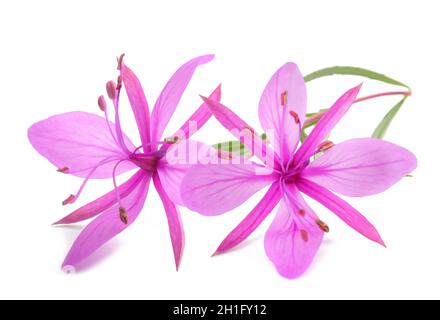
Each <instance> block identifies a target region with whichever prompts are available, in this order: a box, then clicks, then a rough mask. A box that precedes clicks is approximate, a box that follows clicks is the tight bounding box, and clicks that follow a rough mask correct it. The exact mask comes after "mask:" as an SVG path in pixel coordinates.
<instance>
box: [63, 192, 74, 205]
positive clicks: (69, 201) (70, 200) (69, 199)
mask: <svg viewBox="0 0 440 320" xmlns="http://www.w3.org/2000/svg"><path fill="white" fill-rule="evenodd" d="M74 199H75V196H74V195H73V194H71V195H70V196H68V197H67V198H66V200H64V201H63V206H65V205H66V204H69V203H72V202H73V200H74Z"/></svg>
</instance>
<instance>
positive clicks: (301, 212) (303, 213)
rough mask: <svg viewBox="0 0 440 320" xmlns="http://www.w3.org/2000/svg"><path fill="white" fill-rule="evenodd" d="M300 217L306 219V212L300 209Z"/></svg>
mask: <svg viewBox="0 0 440 320" xmlns="http://www.w3.org/2000/svg"><path fill="white" fill-rule="evenodd" d="M298 215H300V216H301V217H305V215H306V211H305V210H304V209H299V210H298Z"/></svg>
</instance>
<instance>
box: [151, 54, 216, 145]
mask: <svg viewBox="0 0 440 320" xmlns="http://www.w3.org/2000/svg"><path fill="white" fill-rule="evenodd" d="M212 59H214V55H206V56H201V57H197V58H194V59H192V60H190V61H188V62H187V63H185V64H184V65H183V66H181V67H180V68H179V69H178V70H177V71H176V72H175V73H174V75H173V76H172V77H171V78H170V80H169V81H168V83H167V84H166V85H165V87H164V88H163V90H162V93H161V94H160V96H159V98H158V99H157V101H156V104H155V105H154V108H153V112H152V114H151V121H152V122H151V123H152V130H151V139H152V140H153V141H159V140H160V139H161V137H162V134H163V131H164V130H165V127H166V125H167V124H168V122H169V121H170V118H171V116H172V114H173V113H174V110H176V107H177V104H178V103H179V101H180V98H181V97H182V94H183V92H184V91H185V89H186V87H187V85H188V83H189V81H190V80H191V77H192V75H193V74H194V71H195V70H196V68H197V67H198V66H200V65H202V64H205V63H207V62H209V61H211V60H212Z"/></svg>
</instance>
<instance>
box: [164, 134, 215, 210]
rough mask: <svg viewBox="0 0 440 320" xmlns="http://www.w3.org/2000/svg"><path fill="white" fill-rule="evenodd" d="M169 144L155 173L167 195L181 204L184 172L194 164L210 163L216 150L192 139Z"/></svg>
mask: <svg viewBox="0 0 440 320" xmlns="http://www.w3.org/2000/svg"><path fill="white" fill-rule="evenodd" d="M169 146H170V147H169V148H168V150H167V151H166V152H167V153H166V155H165V156H164V157H163V158H161V160H160V162H159V164H158V166H157V173H158V175H159V177H160V181H161V184H162V186H163V188H164V189H165V190H166V192H167V195H168V197H169V198H170V199H171V200H172V201H173V202H174V203H176V204H178V205H181V206H183V205H184V203H183V200H182V197H181V184H182V180H183V177H184V176H185V174H186V172H187V171H188V169H190V168H191V167H192V166H194V165H197V164H200V163H202V164H207V163H210V160H211V159H212V158H213V157H215V156H216V155H217V151H216V150H215V149H214V148H213V147H212V146H209V145H206V144H203V143H201V142H197V141H194V140H184V141H181V142H179V143H176V144H172V145H169Z"/></svg>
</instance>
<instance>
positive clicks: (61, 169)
mask: <svg viewBox="0 0 440 320" xmlns="http://www.w3.org/2000/svg"><path fill="white" fill-rule="evenodd" d="M67 171H69V167H62V168H58V169H57V172H62V173H66V172H67Z"/></svg>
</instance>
